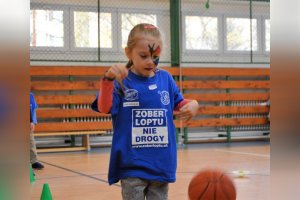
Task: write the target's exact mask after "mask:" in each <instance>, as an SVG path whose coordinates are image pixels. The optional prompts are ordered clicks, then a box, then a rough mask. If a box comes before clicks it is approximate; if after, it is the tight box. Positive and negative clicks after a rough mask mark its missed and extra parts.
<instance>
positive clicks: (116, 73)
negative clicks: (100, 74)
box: [104, 64, 128, 82]
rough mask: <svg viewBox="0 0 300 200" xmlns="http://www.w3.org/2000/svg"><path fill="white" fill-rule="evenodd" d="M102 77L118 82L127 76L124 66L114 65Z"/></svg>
mask: <svg viewBox="0 0 300 200" xmlns="http://www.w3.org/2000/svg"><path fill="white" fill-rule="evenodd" d="M104 76H105V77H107V78H110V79H117V80H118V81H119V82H120V81H122V80H123V79H125V78H126V77H127V76H128V69H127V68H126V67H125V65H122V64H115V65H113V66H112V67H110V68H109V69H108V71H107V72H106V73H105V74H104Z"/></svg>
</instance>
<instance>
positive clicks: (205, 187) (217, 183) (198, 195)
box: [188, 169, 236, 200]
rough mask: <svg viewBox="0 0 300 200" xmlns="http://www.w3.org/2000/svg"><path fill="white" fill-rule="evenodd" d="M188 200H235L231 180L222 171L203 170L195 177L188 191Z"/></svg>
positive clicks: (234, 191) (233, 186)
mask: <svg viewBox="0 0 300 200" xmlns="http://www.w3.org/2000/svg"><path fill="white" fill-rule="evenodd" d="M188 194H189V198H190V200H235V199H236V190H235V185H234V183H233V180H232V179H231V178H230V177H229V176H228V175H226V174H225V173H224V172H223V171H222V170H218V169H205V170H203V171H200V172H199V173H198V174H197V175H195V176H194V177H193V178H192V180H191V182H190V184H189V190H188Z"/></svg>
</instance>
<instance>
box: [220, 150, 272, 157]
mask: <svg viewBox="0 0 300 200" xmlns="http://www.w3.org/2000/svg"><path fill="white" fill-rule="evenodd" d="M215 151H222V152H228V153H235V154H243V155H249V156H258V157H264V158H270V155H266V154H258V153H248V152H241V151H230V150H221V149H215Z"/></svg>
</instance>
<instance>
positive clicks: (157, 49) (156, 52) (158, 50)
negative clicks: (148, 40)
mask: <svg viewBox="0 0 300 200" xmlns="http://www.w3.org/2000/svg"><path fill="white" fill-rule="evenodd" d="M154 46H155V43H154V44H153V45H152V46H150V44H148V47H149V51H150V55H151V59H152V61H153V63H154V65H155V66H157V65H158V62H159V57H158V56H157V57H155V58H153V54H160V46H157V47H156V49H154Z"/></svg>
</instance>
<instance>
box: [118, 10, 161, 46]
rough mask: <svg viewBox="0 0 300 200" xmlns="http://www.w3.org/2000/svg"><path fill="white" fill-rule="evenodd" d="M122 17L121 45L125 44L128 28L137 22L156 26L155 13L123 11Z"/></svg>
mask: <svg viewBox="0 0 300 200" xmlns="http://www.w3.org/2000/svg"><path fill="white" fill-rule="evenodd" d="M121 18H122V47H123V48H124V47H125V46H126V42H127V39H128V35H129V32H130V30H131V29H132V28H133V27H134V26H135V25H136V24H139V23H150V24H153V25H155V26H157V22H156V15H151V14H149V15H148V14H134V13H124V14H122V16H121Z"/></svg>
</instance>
